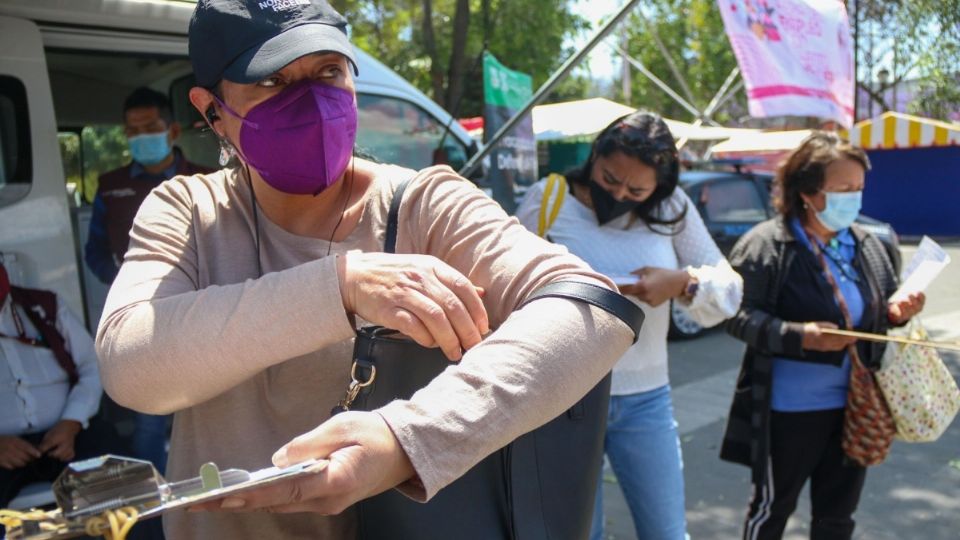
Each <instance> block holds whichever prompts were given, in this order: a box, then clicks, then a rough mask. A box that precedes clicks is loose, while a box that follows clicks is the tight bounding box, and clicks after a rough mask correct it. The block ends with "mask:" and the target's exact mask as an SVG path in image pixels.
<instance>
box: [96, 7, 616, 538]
mask: <svg viewBox="0 0 960 540" xmlns="http://www.w3.org/2000/svg"><path fill="white" fill-rule="evenodd" d="M345 27H346V21H345V20H344V19H343V18H342V17H341V16H340V15H339V14H338V13H337V12H336V11H334V10H333V9H332V8H331V7H330V6H329V5H328V4H327V3H326V2H324V1H322V0H311V1H307V0H297V1H292V0H290V1H284V2H280V1H279V0H278V1H275V2H274V1H270V2H264V1H262V0H260V1H257V0H200V2H198V5H197V9H196V12H195V14H194V17H193V19H192V21H191V25H190V56H191V60H192V62H193V65H194V71H195V74H196V77H197V83H198V86H197V87H195V88H193V89H192V90H191V91H190V100H191V102H192V103H193V105H194V106H195V107H196V108H197V110H198V111H200V113H201V114H203V115H204V117H205V118H206V119H207V121H208V123H209V125H210V128H211V129H212V130H213V131H214V132H215V133H216V135H217V136H218V137H219V138H220V140H221V142H222V145H223V146H224V148H226V149H227V151H228V152H231V153H234V154H235V155H236V156H237V157H238V160H237V161H238V163H237V164H236V165H235V166H230V167H226V168H224V169H223V170H221V171H218V172H216V173H213V174H209V175H196V176H192V177H177V178H174V179H172V180H171V181H169V182H167V183H165V184H163V185H162V186H160V187H159V188H158V189H156V190H155V191H154V192H153V193H152V194H151V195H150V196H149V197H148V198H147V200H146V202H145V203H144V205H143V207H142V209H141V211H140V214H139V215H138V216H137V220H136V222H135V224H134V226H133V229H132V231H131V234H130V237H131V245H130V250H129V252H128V254H127V256H126V260H125V262H124V265H123V267H122V268H121V270H120V273H119V275H118V276H117V279H116V281H115V283H114V285H113V288H112V289H111V291H110V296H109V298H108V301H107V306H106V307H105V309H104V315H103V319H102V321H101V325H100V328H99V331H98V336H97V345H98V352H99V356H100V359H101V373H102V377H103V380H104V387H105V389H106V390H107V391H108V392H109V393H110V394H111V396H112V397H113V398H114V399H115V400H116V401H118V402H119V403H121V404H123V405H125V406H128V407H132V408H134V409H138V410H142V411H147V412H151V413H157V414H165V413H171V412H173V413H175V421H174V432H173V438H172V441H171V447H170V458H169V463H168V467H167V473H168V474H167V476H168V478H169V479H171V480H179V479H182V478H186V477H191V476H194V475H196V474H197V470H198V468H199V466H200V465H201V464H202V463H204V462H207V461H213V462H215V463H217V464H218V465H219V466H220V468H221V469H224V468H230V467H238V468H243V469H247V470H256V469H260V468H263V467H266V466H269V465H270V463H271V461H272V462H273V463H274V464H276V465H278V466H286V465H289V464H293V463H296V462H300V461H303V460H306V459H311V458H326V459H329V464H328V466H327V467H326V469H325V470H324V471H322V472H321V473H318V474H316V475H315V476H313V477H311V478H309V479H307V480H299V481H296V482H288V483H284V484H280V485H277V486H274V487H272V488H267V489H262V490H260V491H253V492H246V493H244V494H243V495H242V496H237V497H234V498H228V499H226V500H223V501H217V502H216V503H212V504H209V505H207V506H205V507H203V508H202V509H203V510H218V511H219V512H191V513H173V514H169V515H167V516H165V517H164V526H165V530H166V532H167V535H168V536H169V537H172V538H178V539H183V538H188V539H189V538H353V537H355V532H356V531H355V529H356V516H355V512H354V511H353V510H352V509H350V505H351V504H353V503H354V502H356V501H358V500H360V499H362V498H365V497H369V496H371V495H373V494H376V493H379V492H382V491H384V490H387V489H390V488H394V487H398V488H399V489H400V490H401V491H403V492H404V493H405V494H406V495H408V496H410V497H413V498H415V499H418V500H427V499H429V498H430V497H432V496H433V495H434V494H436V493H437V490H439V489H440V488H442V487H443V486H445V485H447V484H449V483H450V482H451V481H453V480H454V479H456V478H457V477H459V476H460V475H462V474H463V473H464V472H465V471H466V470H468V469H469V468H470V467H471V466H472V465H473V464H474V463H476V462H477V461H479V460H480V459H481V458H482V457H484V456H486V455H488V454H490V453H491V452H493V451H495V450H496V449H498V448H500V447H502V446H504V445H505V444H506V443H508V442H510V441H511V440H513V439H514V438H516V437H517V436H519V435H520V434H522V433H525V432H527V431H529V430H531V429H533V428H535V427H536V426H538V425H541V424H543V423H544V422H546V421H547V420H549V419H551V418H553V417H555V416H557V415H558V414H560V413H561V412H562V411H564V410H566V409H567V408H568V407H570V405H572V404H573V403H574V402H575V401H577V399H579V398H580V397H581V396H582V395H583V394H585V393H586V391H587V390H589V389H590V388H592V387H593V386H594V385H595V384H596V383H597V381H599V380H600V379H601V378H602V377H603V376H604V375H605V374H606V373H607V372H608V371H609V370H610V369H611V368H612V366H613V364H614V363H615V361H616V360H617V358H619V357H620V356H621V355H622V354H623V352H624V351H625V350H626V349H627V347H628V346H629V344H630V340H631V335H632V333H631V331H630V329H629V328H628V327H627V326H626V325H625V324H623V323H622V322H620V321H619V320H618V319H616V318H614V317H613V316H611V315H608V314H607V313H606V312H604V311H600V310H597V309H594V308H589V307H585V306H584V305H582V304H577V303H574V302H570V301H568V300H563V299H542V300H537V301H534V302H531V303H529V304H527V305H526V306H525V307H523V308H521V309H516V307H517V306H518V305H520V304H521V303H522V301H523V300H524V299H525V298H526V296H527V295H529V294H530V293H531V292H532V291H535V290H536V289H538V288H539V287H541V286H542V285H544V284H546V283H549V282H553V281H560V280H567V281H570V280H574V281H581V282H587V283H594V284H598V285H602V286H604V287H607V288H613V284H612V282H610V281H609V280H607V279H606V278H604V277H603V276H601V275H599V274H597V273H595V272H593V271H592V270H590V269H589V267H587V266H586V265H585V264H584V263H583V262H582V261H580V260H579V259H577V258H576V257H574V256H572V255H570V254H568V253H567V252H566V250H564V249H563V248H560V247H555V246H553V245H551V244H549V243H547V242H545V241H543V240H541V239H539V238H537V237H536V236H535V235H532V234H530V233H528V232H527V231H526V230H525V229H524V228H523V227H522V226H521V225H519V224H518V223H516V222H515V221H513V220H511V219H510V218H509V217H508V216H507V215H506V214H505V213H504V212H503V211H502V210H501V209H500V207H499V206H498V205H497V204H496V203H495V202H493V201H492V200H491V199H489V198H488V197H487V196H485V195H484V194H483V193H482V192H481V191H480V190H478V189H477V188H476V187H475V186H473V185H472V184H471V183H469V182H468V181H465V180H464V179H463V178H461V177H459V176H457V175H456V174H455V173H454V172H453V171H452V170H451V169H449V168H448V167H442V166H441V167H433V168H429V169H425V170H423V171H420V172H416V171H412V170H407V169H404V168H400V167H396V166H391V165H381V164H376V163H373V162H370V161H366V160H363V159H360V158H357V157H354V156H353V145H354V140H355V137H356V129H357V111H356V100H355V95H354V86H353V79H352V76H353V75H354V74H355V72H356V71H355V70H356V67H355V66H356V64H355V61H354V59H353V51H352V48H351V46H350V44H349V42H348V41H347V38H346V31H345ZM410 179H412V181H411V182H410V183H409V185H408V187H407V188H406V191H405V194H404V197H403V203H402V204H401V205H400V208H399V215H398V217H399V220H398V222H399V228H398V238H397V250H396V251H397V253H398V254H385V253H382V252H381V251H382V249H383V245H384V235H385V224H386V221H387V214H388V209H389V206H390V202H391V200H392V199H393V195H394V192H395V191H396V188H397V186H398V185H400V184H401V183H402V182H404V181H406V180H410ZM515 309H516V310H515ZM508 317H509V320H508ZM361 323H370V324H379V325H383V326H387V327H390V328H395V329H398V330H400V331H402V332H403V333H405V334H407V335H408V336H410V337H411V338H412V339H414V340H416V341H417V342H418V343H420V344H422V345H425V346H435V347H439V348H441V349H442V350H443V352H444V353H445V354H446V356H447V357H449V358H450V359H451V360H460V363H459V365H458V366H457V367H456V368H454V369H448V370H446V371H445V372H444V373H443V374H442V375H440V376H439V377H437V378H436V379H435V380H434V381H433V382H432V383H431V384H430V385H428V386H427V387H425V388H424V389H422V390H421V391H420V392H418V393H417V394H416V396H414V398H412V399H411V400H409V401H395V402H393V403H391V404H389V405H387V406H386V407H383V408H381V409H378V410H377V411H376V412H347V413H343V414H340V415H337V416H336V417H333V418H330V408H331V406H332V405H334V404H336V403H337V401H338V400H340V399H341V398H342V397H343V393H344V389H345V381H348V380H349V378H350V374H349V367H350V360H351V357H352V348H353V337H354V331H355V325H359V324H361ZM487 334H489V335H488V336H487ZM484 336H486V338H485V339H483V341H482V342H481V339H482V338H483V337H484ZM506 411H509V414H506ZM318 426H319V427H318ZM451 448H456V450H450V449H451ZM263 509H269V510H270V511H271V512H258V511H257V510H263ZM345 509H350V510H349V511H344V510H345ZM227 511H231V512H235V513H232V514H227V513H225V512H227ZM285 513H294V514H290V515H284V514H285Z"/></svg>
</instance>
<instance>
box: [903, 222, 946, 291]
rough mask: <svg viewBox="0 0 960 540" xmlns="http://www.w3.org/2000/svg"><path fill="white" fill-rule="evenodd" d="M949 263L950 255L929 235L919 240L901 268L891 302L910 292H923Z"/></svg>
mask: <svg viewBox="0 0 960 540" xmlns="http://www.w3.org/2000/svg"><path fill="white" fill-rule="evenodd" d="M948 264H950V255H948V254H947V252H946V251H944V250H943V248H942V247H940V244H937V243H936V242H934V241H933V240H932V239H931V238H930V237H929V236H924V237H923V239H922V240H920V245H919V246H918V247H917V252H916V253H914V254H913V257H912V258H911V259H910V263H909V264H908V265H907V267H906V268H905V269H904V270H903V276H902V280H901V284H900V288H899V289H897V291H896V292H895V293H893V296H891V297H890V301H891V302H896V301H898V300H903V299H906V298H907V297H908V296H910V295H911V294H915V293H920V292H924V291H925V290H927V287H929V286H930V284H931V283H933V280H934V279H936V278H937V276H938V275H940V272H942V271H943V269H944V268H946V267H947V265H948Z"/></svg>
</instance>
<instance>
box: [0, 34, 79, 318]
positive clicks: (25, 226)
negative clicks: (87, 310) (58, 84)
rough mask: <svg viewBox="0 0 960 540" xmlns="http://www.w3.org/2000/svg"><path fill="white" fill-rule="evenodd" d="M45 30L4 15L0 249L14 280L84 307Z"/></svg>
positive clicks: (0, 40) (0, 87) (0, 67)
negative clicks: (45, 54)
mask: <svg viewBox="0 0 960 540" xmlns="http://www.w3.org/2000/svg"><path fill="white" fill-rule="evenodd" d="M56 126H57V123H56V120H55V119H54V110H53V98H52V96H51V93H50V81H49V75H48V73H47V65H46V61H45V59H44V49H43V42H42V40H41V37H40V31H39V29H38V28H37V25H35V24H34V23H33V22H31V21H28V20H25V19H19V18H13V17H3V16H0V253H2V256H3V260H4V262H5V264H6V265H7V267H8V269H9V270H10V274H11V280H12V281H14V282H15V283H16V284H19V285H24V286H29V287H35V288H41V289H50V290H53V291H55V292H57V293H58V294H59V295H60V296H61V298H62V299H63V300H64V301H65V302H67V303H68V305H69V307H70V308H71V309H72V310H73V311H74V313H78V314H79V313H83V300H82V295H81V287H80V283H79V279H78V272H77V258H76V251H75V250H74V239H73V228H72V226H71V222H70V212H69V210H68V206H67V194H66V182H65V180H64V174H63V169H62V165H61V160H60V150H59V148H58V147H57V133H56V129H57V127H56Z"/></svg>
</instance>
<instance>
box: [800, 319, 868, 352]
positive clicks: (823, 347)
mask: <svg viewBox="0 0 960 540" xmlns="http://www.w3.org/2000/svg"><path fill="white" fill-rule="evenodd" d="M823 328H833V329H836V328H837V325H835V324H833V323H831V322H808V323H804V325H803V348H804V349H806V350H808V351H823V352H835V351H842V350H843V349H846V348H847V346H848V345H852V344H853V343H856V341H857V338H854V337H848V336H837V335H834V334H824V333H823V332H821V331H820V330H821V329H823Z"/></svg>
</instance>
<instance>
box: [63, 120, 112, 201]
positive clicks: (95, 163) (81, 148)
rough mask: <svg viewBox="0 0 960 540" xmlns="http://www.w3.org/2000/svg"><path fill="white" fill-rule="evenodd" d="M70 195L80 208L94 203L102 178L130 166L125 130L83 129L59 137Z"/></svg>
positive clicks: (84, 127) (99, 127)
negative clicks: (110, 172)
mask: <svg viewBox="0 0 960 540" xmlns="http://www.w3.org/2000/svg"><path fill="white" fill-rule="evenodd" d="M58 140H59V142H60V156H61V157H62V159H63V174H64V177H66V179H67V192H68V193H76V195H75V200H76V202H77V203H78V204H83V203H87V204H90V203H92V202H93V198H94V196H95V195H96V194H97V182H98V179H99V178H100V175H101V174H103V173H105V172H107V171H112V170H113V169H116V168H118V167H122V166H124V165H126V164H127V163H130V151H129V150H128V148H127V138H126V136H125V135H124V133H123V126H121V125H112V126H83V127H82V128H77V129H71V130H69V131H61V132H60V133H59V134H58Z"/></svg>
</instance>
